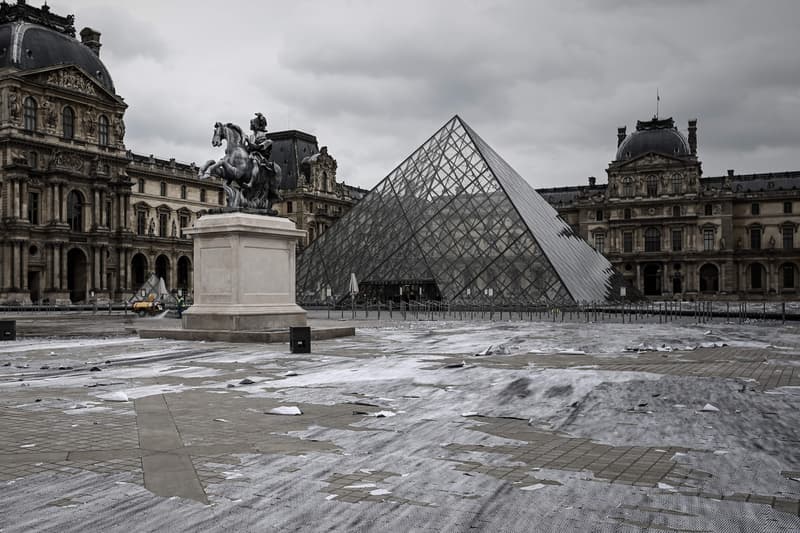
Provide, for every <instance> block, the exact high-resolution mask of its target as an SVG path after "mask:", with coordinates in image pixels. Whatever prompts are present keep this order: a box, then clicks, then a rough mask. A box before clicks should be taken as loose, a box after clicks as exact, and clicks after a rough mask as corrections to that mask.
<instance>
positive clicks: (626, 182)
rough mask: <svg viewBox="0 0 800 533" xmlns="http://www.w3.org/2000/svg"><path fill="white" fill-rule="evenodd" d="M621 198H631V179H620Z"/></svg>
mask: <svg viewBox="0 0 800 533" xmlns="http://www.w3.org/2000/svg"><path fill="white" fill-rule="evenodd" d="M622 196H624V197H625V198H633V178H623V179H622Z"/></svg>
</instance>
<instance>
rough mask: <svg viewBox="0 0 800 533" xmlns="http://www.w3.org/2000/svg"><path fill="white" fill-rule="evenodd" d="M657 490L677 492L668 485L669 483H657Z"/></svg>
mask: <svg viewBox="0 0 800 533" xmlns="http://www.w3.org/2000/svg"><path fill="white" fill-rule="evenodd" d="M658 488H659V489H663V490H668V491H670V492H677V489H676V488H675V487H673V486H672V485H670V484H669V483H661V482H659V483H658Z"/></svg>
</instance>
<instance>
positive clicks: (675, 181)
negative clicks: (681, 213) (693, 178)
mask: <svg viewBox="0 0 800 533" xmlns="http://www.w3.org/2000/svg"><path fill="white" fill-rule="evenodd" d="M682 184H683V183H682V180H681V177H680V176H679V175H678V174H675V175H674V176H672V194H680V193H681V185H682Z"/></svg>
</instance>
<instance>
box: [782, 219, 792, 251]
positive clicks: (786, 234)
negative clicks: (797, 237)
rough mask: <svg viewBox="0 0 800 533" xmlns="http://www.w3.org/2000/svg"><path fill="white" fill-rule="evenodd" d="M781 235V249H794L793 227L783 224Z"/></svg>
mask: <svg viewBox="0 0 800 533" xmlns="http://www.w3.org/2000/svg"><path fill="white" fill-rule="evenodd" d="M781 235H782V237H783V249H784V250H791V249H792V248H794V225H793V224H784V225H783V227H781Z"/></svg>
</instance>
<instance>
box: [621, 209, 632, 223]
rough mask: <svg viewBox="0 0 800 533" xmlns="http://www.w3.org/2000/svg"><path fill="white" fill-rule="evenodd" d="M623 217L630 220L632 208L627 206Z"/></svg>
mask: <svg viewBox="0 0 800 533" xmlns="http://www.w3.org/2000/svg"><path fill="white" fill-rule="evenodd" d="M622 218H624V219H625V220H630V218H631V208H630V207H626V208H625V209H624V210H623V211H622Z"/></svg>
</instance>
